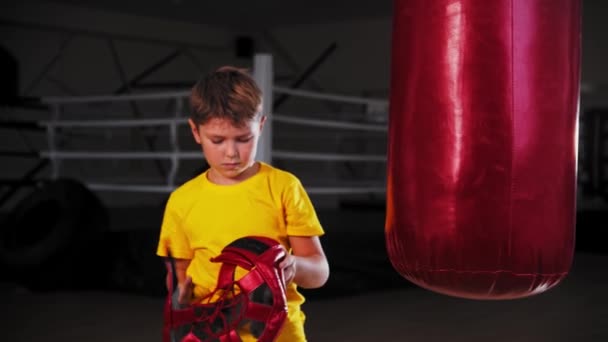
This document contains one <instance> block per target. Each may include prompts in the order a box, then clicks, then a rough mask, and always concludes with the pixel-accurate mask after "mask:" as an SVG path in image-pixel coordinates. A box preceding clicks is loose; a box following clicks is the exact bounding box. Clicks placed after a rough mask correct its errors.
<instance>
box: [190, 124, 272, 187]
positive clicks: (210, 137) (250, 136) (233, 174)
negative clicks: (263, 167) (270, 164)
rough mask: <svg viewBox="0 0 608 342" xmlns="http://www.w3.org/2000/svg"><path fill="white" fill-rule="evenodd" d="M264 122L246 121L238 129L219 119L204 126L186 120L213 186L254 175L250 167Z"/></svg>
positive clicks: (239, 180) (234, 181)
mask: <svg viewBox="0 0 608 342" xmlns="http://www.w3.org/2000/svg"><path fill="white" fill-rule="evenodd" d="M265 119H266V117H262V118H261V119H260V120H252V121H248V122H246V123H245V124H244V125H243V126H238V127H237V126H234V124H233V123H232V122H231V121H230V120H228V119H222V118H212V119H210V120H209V121H207V122H206V123H205V124H203V125H197V124H196V123H195V122H194V121H192V120H191V119H190V120H188V123H189V124H190V129H191V130H192V135H193V136H194V140H196V142H197V143H198V144H199V145H201V148H202V150H203V153H204V154H205V158H206V159H207V163H209V166H210V168H211V170H210V173H209V177H210V178H211V180H212V181H213V182H215V183H218V184H234V183H238V182H241V181H243V180H245V179H247V178H249V177H251V176H252V175H253V174H255V172H256V170H255V169H254V168H253V167H252V166H253V165H254V162H255V153H256V149H257V144H258V139H259V137H260V133H261V132H262V127H263V126H264V121H265Z"/></svg>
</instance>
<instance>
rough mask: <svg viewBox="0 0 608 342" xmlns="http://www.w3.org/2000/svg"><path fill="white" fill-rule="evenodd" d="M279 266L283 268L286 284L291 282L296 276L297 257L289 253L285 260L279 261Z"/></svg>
mask: <svg viewBox="0 0 608 342" xmlns="http://www.w3.org/2000/svg"><path fill="white" fill-rule="evenodd" d="M279 268H280V269H282V270H283V279H284V280H285V285H287V284H289V283H291V282H292V281H293V278H295V277H296V257H295V256H293V255H291V254H289V253H287V254H286V255H285V258H284V259H283V261H281V262H280V263H279Z"/></svg>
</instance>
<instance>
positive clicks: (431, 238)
mask: <svg viewBox="0 0 608 342" xmlns="http://www.w3.org/2000/svg"><path fill="white" fill-rule="evenodd" d="M394 4H395V6H394V17H393V20H394V27H393V45H392V65H391V69H392V70H391V75H392V79H391V96H390V119H389V146H388V168H387V169H388V170H387V171H388V174H387V216H386V226H385V233H386V243H387V251H388V254H389V257H390V260H391V262H392V264H393V266H394V267H395V269H396V270H397V271H398V272H399V273H400V274H401V275H403V276H404V277H405V278H407V279H408V280H410V281H412V282H414V283H415V284H418V285H419V286H421V287H424V288H426V289H429V290H432V291H436V292H439V293H443V294H447V295H451V296H457V297H464V298H474V299H510V298H520V297H526V296H530V295H534V294H538V293H542V292H544V291H546V290H547V289H549V288H552V287H553V286H555V285H557V284H558V283H559V282H560V281H561V280H562V279H563V278H564V277H565V276H566V275H567V273H568V272H569V269H570V266H571V263H572V258H573V251H574V229H575V227H574V223H575V214H576V210H575V203H576V202H575V201H576V162H577V155H576V153H577V133H578V132H577V129H578V127H577V120H578V101H579V78H580V44H581V29H580V20H581V12H580V1H579V0H492V1H479V0H395V2H394Z"/></svg>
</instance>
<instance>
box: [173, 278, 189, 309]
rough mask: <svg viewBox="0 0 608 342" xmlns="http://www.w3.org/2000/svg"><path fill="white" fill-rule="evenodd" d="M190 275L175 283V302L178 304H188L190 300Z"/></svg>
mask: <svg viewBox="0 0 608 342" xmlns="http://www.w3.org/2000/svg"><path fill="white" fill-rule="evenodd" d="M192 287H193V286H192V277H190V276H188V277H186V280H185V281H184V282H183V283H180V284H178V285H177V289H178V291H179V292H178V295H177V302H178V303H179V304H180V305H189V304H190V303H191V302H192Z"/></svg>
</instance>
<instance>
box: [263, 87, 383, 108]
mask: <svg viewBox="0 0 608 342" xmlns="http://www.w3.org/2000/svg"><path fill="white" fill-rule="evenodd" d="M272 89H273V90H274V91H275V92H277V93H283V94H289V95H295V96H301V97H308V98H311V99H320V100H330V101H336V102H346V103H355V104H366V105H377V106H388V101H387V100H380V99H370V98H362V97H356V96H344V95H335V94H322V93H317V92H313V91H308V90H301V89H291V88H285V87H279V86H274V87H272Z"/></svg>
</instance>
